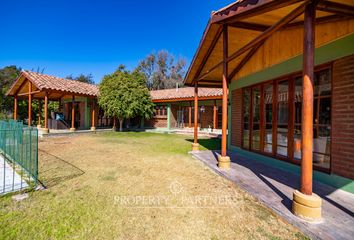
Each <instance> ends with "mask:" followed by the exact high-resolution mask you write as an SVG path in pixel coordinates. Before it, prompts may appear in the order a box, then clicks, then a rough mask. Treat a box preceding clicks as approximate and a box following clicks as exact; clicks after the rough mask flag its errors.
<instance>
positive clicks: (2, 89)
mask: <svg viewBox="0 0 354 240" xmlns="http://www.w3.org/2000/svg"><path fill="white" fill-rule="evenodd" d="M20 74H21V69H20V68H17V67H16V66H8V67H4V68H2V69H0V119H7V118H9V117H11V116H10V115H11V113H12V109H13V99H12V98H10V97H7V96H6V92H7V91H8V90H9V88H10V87H11V85H12V84H13V83H14V81H15V80H16V78H18V76H20ZM23 110H24V109H23V104H22V101H19V108H18V111H19V115H21V114H22V113H23Z"/></svg>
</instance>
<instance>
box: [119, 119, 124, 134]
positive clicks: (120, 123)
mask: <svg viewBox="0 0 354 240" xmlns="http://www.w3.org/2000/svg"><path fill="white" fill-rule="evenodd" d="M123 120H124V118H119V132H123Z"/></svg>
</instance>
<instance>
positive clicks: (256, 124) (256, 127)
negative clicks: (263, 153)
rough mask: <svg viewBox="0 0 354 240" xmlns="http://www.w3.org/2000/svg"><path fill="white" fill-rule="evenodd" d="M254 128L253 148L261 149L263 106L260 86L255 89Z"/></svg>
mask: <svg viewBox="0 0 354 240" xmlns="http://www.w3.org/2000/svg"><path fill="white" fill-rule="evenodd" d="M252 97H253V109H252V114H253V129H252V149H253V150H260V121H261V114H260V110H261V109H260V107H261V90H260V88H254V89H253V95H252Z"/></svg>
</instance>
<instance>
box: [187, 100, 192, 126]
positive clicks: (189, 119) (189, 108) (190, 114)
mask: <svg viewBox="0 0 354 240" xmlns="http://www.w3.org/2000/svg"><path fill="white" fill-rule="evenodd" d="M188 127H189V128H191V127H192V103H191V102H189V107H188Z"/></svg>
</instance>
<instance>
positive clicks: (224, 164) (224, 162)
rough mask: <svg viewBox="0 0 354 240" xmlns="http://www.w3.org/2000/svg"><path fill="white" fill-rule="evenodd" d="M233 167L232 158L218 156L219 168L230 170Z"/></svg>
mask: <svg viewBox="0 0 354 240" xmlns="http://www.w3.org/2000/svg"><path fill="white" fill-rule="evenodd" d="M230 166H231V160H230V157H228V156H225V157H223V156H221V155H219V156H218V167H219V168H221V169H230Z"/></svg>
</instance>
